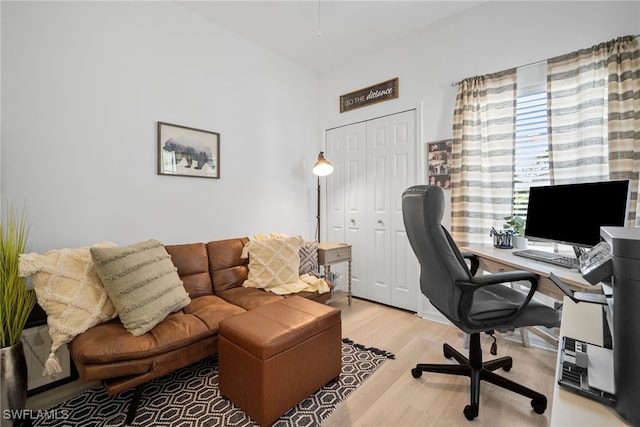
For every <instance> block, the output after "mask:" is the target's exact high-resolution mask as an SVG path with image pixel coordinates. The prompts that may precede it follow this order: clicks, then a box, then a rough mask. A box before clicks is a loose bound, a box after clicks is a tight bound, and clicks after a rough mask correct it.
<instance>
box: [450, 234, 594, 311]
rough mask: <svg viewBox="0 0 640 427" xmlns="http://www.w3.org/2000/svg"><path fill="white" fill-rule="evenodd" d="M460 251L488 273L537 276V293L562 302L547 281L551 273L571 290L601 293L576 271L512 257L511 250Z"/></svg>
mask: <svg viewBox="0 0 640 427" xmlns="http://www.w3.org/2000/svg"><path fill="white" fill-rule="evenodd" d="M461 251H463V252H469V253H472V254H474V255H475V256H477V257H478V260H479V261H480V269H481V270H483V271H488V272H490V273H498V272H502V271H511V270H526V271H530V272H532V273H534V274H535V275H537V276H538V292H540V293H542V294H545V295H548V296H551V297H553V298H555V299H557V300H562V298H564V294H563V293H562V291H561V290H560V289H558V287H557V286H556V285H555V284H554V283H553V282H552V281H551V279H549V273H551V272H553V273H554V274H555V275H556V276H558V277H559V278H560V279H561V280H562V281H563V282H564V283H566V284H567V285H568V286H569V287H570V288H571V289H573V290H574V291H579V292H602V290H601V289H602V288H601V287H600V286H599V285H598V286H592V285H591V284H590V283H589V282H587V281H586V280H584V279H583V278H582V275H581V274H580V273H579V272H578V270H572V269H569V268H565V267H559V266H556V265H553V264H549V263H546V262H541V261H536V260H533V259H529V258H524V257H521V256H517V255H513V251H512V250H511V249H498V248H494V247H493V246H489V247H467V248H462V249H461Z"/></svg>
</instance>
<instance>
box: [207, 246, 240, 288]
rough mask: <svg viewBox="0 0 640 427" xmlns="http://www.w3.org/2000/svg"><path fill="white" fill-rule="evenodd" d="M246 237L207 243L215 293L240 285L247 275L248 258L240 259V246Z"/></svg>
mask: <svg viewBox="0 0 640 427" xmlns="http://www.w3.org/2000/svg"><path fill="white" fill-rule="evenodd" d="M248 241H249V239H248V238H246V237H244V238H240V239H226V240H216V241H212V242H209V243H207V253H208V254H209V271H210V272H211V281H212V282H213V290H214V293H215V294H216V295H218V293H219V292H222V291H224V290H227V289H231V288H235V287H239V286H242V283H244V281H245V280H247V277H248V275H249V269H248V264H249V262H248V260H246V259H242V258H241V255H242V248H244V246H245V245H246V244H247V242H248Z"/></svg>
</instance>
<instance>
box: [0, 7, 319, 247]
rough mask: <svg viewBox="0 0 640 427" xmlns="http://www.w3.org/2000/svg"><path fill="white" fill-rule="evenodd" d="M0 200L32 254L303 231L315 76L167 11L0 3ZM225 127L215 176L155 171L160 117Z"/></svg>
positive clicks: (307, 220)
mask: <svg viewBox="0 0 640 427" xmlns="http://www.w3.org/2000/svg"><path fill="white" fill-rule="evenodd" d="M1 7H2V89H3V90H2V169H1V172H2V181H1V184H2V187H1V191H2V192H1V195H2V199H3V200H4V201H5V203H6V201H9V202H12V203H15V204H17V205H19V206H22V205H24V206H26V208H27V210H28V218H29V222H30V223H31V233H30V235H31V249H32V250H34V251H38V252H41V251H44V250H48V249H52V248H60V247H75V246H78V245H90V244H93V243H95V242H97V241H100V240H103V239H105V240H111V241H113V242H116V243H118V244H128V243H133V242H136V241H139V240H143V239H148V238H156V239H159V240H161V241H163V242H164V243H167V244H170V243H187V242H202V241H204V242H206V241H209V240H215V239H221V238H230V237H240V236H247V235H252V234H255V233H265V232H271V231H279V232H286V233H290V234H294V233H296V234H297V233H299V234H302V235H304V236H305V237H312V235H313V232H314V225H315V224H314V219H315V191H314V190H315V187H314V182H315V181H314V177H313V175H312V174H311V166H312V165H313V163H314V162H315V160H316V156H317V153H318V147H319V144H320V139H319V136H318V133H317V131H316V129H317V128H318V124H317V111H316V107H315V105H313V104H312V103H305V102H302V101H301V97H300V94H302V93H304V94H306V95H308V99H310V100H313V99H314V98H315V90H316V86H317V77H316V75H315V74H314V73H312V72H311V71H309V70H307V69H305V68H302V67H300V66H297V65H295V64H293V63H291V62H290V61H288V60H286V59H283V58H282V57H280V56H278V55H275V54H273V53H271V52H270V51H266V50H264V49H262V48H261V47H258V46H257V45H256V44H253V43H250V42H248V41H246V40H245V39H242V38H240V37H239V36H237V35H235V34H233V33H230V32H228V31H227V30H225V29H223V28H222V27H218V26H216V25H214V24H212V23H210V22H208V21H205V20H203V19H201V18H200V17H198V16H196V15H194V14H193V13H192V12H190V11H188V10H186V9H185V8H183V7H181V6H179V5H177V4H175V3H172V2H15V3H14V2H5V1H3V2H2V4H1ZM157 121H166V122H170V123H177V124H181V125H185V126H191V127H195V128H200V129H205V130H210V131H215V132H220V133H221V156H220V157H221V165H220V172H221V179H219V180H213V179H202V178H184V177H171V176H159V175H157V163H156V162H157V160H156V158H157V157H156V156H157V148H156V146H157V141H156V122H157Z"/></svg>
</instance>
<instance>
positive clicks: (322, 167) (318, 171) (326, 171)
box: [313, 151, 333, 242]
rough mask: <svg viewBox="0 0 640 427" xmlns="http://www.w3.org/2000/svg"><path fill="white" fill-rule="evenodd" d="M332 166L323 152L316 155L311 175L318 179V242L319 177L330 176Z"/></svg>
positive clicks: (318, 226)
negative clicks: (316, 159) (316, 158)
mask: <svg viewBox="0 0 640 427" xmlns="http://www.w3.org/2000/svg"><path fill="white" fill-rule="evenodd" d="M331 172H333V165H332V164H331V162H330V161H328V160H327V159H326V158H325V157H324V151H321V152H320V154H318V161H317V162H316V163H315V164H314V165H313V174H314V175H316V176H317V177H318V214H317V216H316V233H317V238H318V242H320V177H321V176H327V175H330V174H331Z"/></svg>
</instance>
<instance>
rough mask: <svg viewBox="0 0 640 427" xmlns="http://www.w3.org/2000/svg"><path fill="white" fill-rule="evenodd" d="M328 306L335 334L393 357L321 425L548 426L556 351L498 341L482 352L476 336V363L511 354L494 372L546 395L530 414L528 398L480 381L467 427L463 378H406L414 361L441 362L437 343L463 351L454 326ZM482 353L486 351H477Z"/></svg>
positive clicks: (382, 309)
mask: <svg viewBox="0 0 640 427" xmlns="http://www.w3.org/2000/svg"><path fill="white" fill-rule="evenodd" d="M331 305H332V306H334V307H336V308H340V309H341V310H342V331H343V332H342V336H344V337H348V338H350V339H352V340H353V341H355V342H358V343H360V344H363V345H365V346H372V347H378V348H381V349H384V350H387V351H390V352H392V353H394V354H395V356H396V358H395V359H394V360H389V361H387V362H385V363H384V364H383V365H382V366H381V367H380V368H379V369H378V370H377V371H376V372H375V373H374V374H373V375H372V376H371V377H370V378H369V379H367V380H366V381H365V382H364V383H363V384H362V385H361V386H360V387H359V388H358V389H356V391H355V392H354V393H353V394H352V395H351V396H349V398H347V399H346V400H345V401H344V402H342V403H341V404H340V405H339V406H338V407H337V408H336V410H335V411H334V413H333V414H332V415H331V417H330V418H329V419H328V420H327V422H326V423H325V424H323V427H344V426H441V425H442V426H444V425H447V426H451V425H463V426H465V425H468V426H469V427H471V426H473V427H477V426H492V427H495V426H547V425H549V420H550V419H551V410H552V402H551V398H552V396H553V387H554V382H555V379H554V375H555V363H556V353H555V352H553V351H548V350H541V349H537V348H524V347H522V346H521V345H520V344H519V342H517V341H515V340H506V339H505V336H504V335H500V334H496V336H497V338H498V355H497V356H492V355H491V354H489V351H488V349H489V347H490V345H491V343H492V342H493V340H492V339H491V337H489V336H486V335H485V336H484V337H483V338H482V344H483V358H484V359H485V360H489V359H491V358H495V357H501V356H506V355H509V356H512V357H513V368H512V369H511V371H509V372H504V371H503V370H498V371H496V372H497V373H498V374H499V375H504V376H506V377H508V378H510V379H512V380H514V381H517V382H520V383H522V384H523V385H526V386H528V387H531V388H533V389H535V390H536V391H538V392H541V393H543V394H544V395H546V396H547V399H548V402H549V404H548V407H547V411H546V412H545V413H544V414H543V415H539V414H536V413H535V412H533V410H532V409H531V406H530V400H529V399H527V398H525V397H522V396H519V395H517V394H515V393H511V392H509V391H506V390H503V389H501V388H499V387H496V386H494V385H493V384H488V383H485V382H483V383H482V385H481V387H480V413H479V415H478V418H476V419H475V420H474V421H473V422H469V421H467V419H466V418H465V417H464V415H463V413H462V411H463V409H464V406H465V405H467V404H468V403H469V379H468V378H467V377H458V376H452V375H442V374H433V373H427V372H425V373H423V374H422V377H420V378H419V379H415V378H413V376H412V375H411V373H410V370H411V368H413V367H415V365H416V363H447V359H445V358H444V356H443V355H442V344H443V343H445V342H447V343H449V344H450V345H452V346H453V347H455V348H456V349H458V351H460V352H461V353H463V354H466V353H467V350H465V349H464V347H463V340H464V334H463V333H462V332H460V330H459V329H457V328H455V327H453V326H447V325H442V324H438V323H434V322H431V321H428V320H424V319H422V318H420V317H418V316H417V315H415V314H412V313H408V312H405V311H401V310H397V309H394V308H390V307H386V306H383V305H379V304H374V303H371V302H368V301H365V300H361V299H355V298H354V299H353V300H352V305H351V306H349V305H348V304H347V299H346V298H342V299H339V300H337V301H335V302H333V303H331ZM485 348H486V351H484V349H485ZM451 363H454V362H451Z"/></svg>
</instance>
